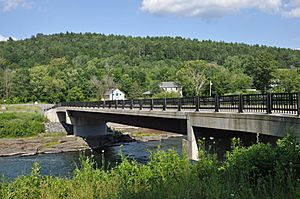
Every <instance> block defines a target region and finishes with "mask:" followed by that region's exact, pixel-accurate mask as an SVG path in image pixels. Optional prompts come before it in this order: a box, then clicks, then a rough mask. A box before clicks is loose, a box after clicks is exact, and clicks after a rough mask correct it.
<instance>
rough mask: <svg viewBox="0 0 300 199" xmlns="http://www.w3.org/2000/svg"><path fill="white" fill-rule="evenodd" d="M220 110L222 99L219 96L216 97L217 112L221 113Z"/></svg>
mask: <svg viewBox="0 0 300 199" xmlns="http://www.w3.org/2000/svg"><path fill="white" fill-rule="evenodd" d="M219 108H220V98H219V96H218V95H216V96H215V112H219Z"/></svg>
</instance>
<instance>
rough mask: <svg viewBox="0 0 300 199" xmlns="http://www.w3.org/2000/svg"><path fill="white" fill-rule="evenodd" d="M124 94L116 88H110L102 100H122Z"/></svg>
mask: <svg viewBox="0 0 300 199" xmlns="http://www.w3.org/2000/svg"><path fill="white" fill-rule="evenodd" d="M124 99H125V94H124V93H123V92H122V91H120V90H119V89H117V88H112V89H109V90H108V91H106V93H105V94H104V100H124Z"/></svg>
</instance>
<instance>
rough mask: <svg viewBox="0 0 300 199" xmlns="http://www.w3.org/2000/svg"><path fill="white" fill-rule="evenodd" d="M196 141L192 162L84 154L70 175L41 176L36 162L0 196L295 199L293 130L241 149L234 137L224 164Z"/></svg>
mask: <svg viewBox="0 0 300 199" xmlns="http://www.w3.org/2000/svg"><path fill="white" fill-rule="evenodd" d="M199 145H200V150H199V161H198V162H196V163H191V162H190V161H189V160H188V158H187V156H186V154H184V155H183V156H179V155H178V154H177V153H176V152H175V151H174V150H168V151H161V150H158V151H156V152H154V153H152V154H151V156H150V161H149V162H148V163H147V164H144V165H143V164H139V163H137V162H135V161H129V160H128V159H126V158H123V161H122V163H120V164H119V165H117V166H116V167H115V168H113V169H112V170H104V169H103V168H96V165H95V163H94V161H93V160H92V159H91V158H83V159H82V160H81V166H80V168H78V169H76V170H75V171H74V175H73V177H72V178H70V179H64V178H54V177H50V176H41V175H40V174H39V169H40V167H39V165H38V164H35V165H34V166H33V169H32V172H31V174H30V175H28V176H21V177H19V178H17V179H16V180H14V181H13V182H10V183H8V182H2V183H0V197H1V198H3V199H11V198H12V199H14V198H16V199H17V198H29V199H31V198H43V199H44V198H45V199H47V198H75V199H76V198H88V199H89V198H90V199H92V198H250V199H256V198H272V199H281V198H288V199H293V198H299V196H300V181H299V170H297V169H299V161H300V159H299V155H300V151H299V141H298V140H297V138H296V137H295V136H294V135H293V134H292V133H288V134H287V136H286V137H285V138H283V139H282V140H280V141H278V146H277V147H275V148H272V147H271V146H270V145H268V144H262V143H257V144H254V145H253V146H251V147H248V148H246V147H242V146H241V143H240V141H239V140H238V139H235V140H233V145H232V151H231V152H228V155H227V159H226V160H225V162H219V161H218V160H217V159H216V157H215V156H214V155H211V154H208V153H206V152H205V151H204V150H203V143H201V142H200V143H199ZM201 146H202V147H201Z"/></svg>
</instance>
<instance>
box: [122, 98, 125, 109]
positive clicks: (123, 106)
mask: <svg viewBox="0 0 300 199" xmlns="http://www.w3.org/2000/svg"><path fill="white" fill-rule="evenodd" d="M124 108H125V101H124V100H122V109H124Z"/></svg>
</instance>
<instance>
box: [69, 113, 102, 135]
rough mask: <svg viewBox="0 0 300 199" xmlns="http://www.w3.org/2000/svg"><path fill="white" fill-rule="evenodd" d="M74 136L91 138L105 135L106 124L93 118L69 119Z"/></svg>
mask: <svg viewBox="0 0 300 199" xmlns="http://www.w3.org/2000/svg"><path fill="white" fill-rule="evenodd" d="M70 119H71V122H72V124H73V130H74V135H75V136H80V137H93V136H101V135H105V134H107V127H106V122H105V121H101V120H99V119H95V118H85V117H72V116H71V117H70Z"/></svg>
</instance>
